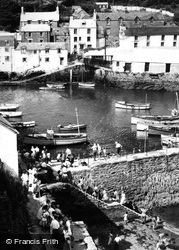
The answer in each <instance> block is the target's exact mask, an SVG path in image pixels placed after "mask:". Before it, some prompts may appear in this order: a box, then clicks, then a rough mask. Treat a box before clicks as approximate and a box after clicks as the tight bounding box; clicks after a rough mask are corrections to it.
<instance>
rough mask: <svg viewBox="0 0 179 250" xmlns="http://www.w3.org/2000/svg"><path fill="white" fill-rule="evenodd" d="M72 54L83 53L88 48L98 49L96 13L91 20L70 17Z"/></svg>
mask: <svg viewBox="0 0 179 250" xmlns="http://www.w3.org/2000/svg"><path fill="white" fill-rule="evenodd" d="M69 32H70V53H73V52H77V53H80V52H83V50H84V49H86V48H96V13H95V12H94V15H93V18H91V19H74V18H73V16H71V17H70V23H69Z"/></svg>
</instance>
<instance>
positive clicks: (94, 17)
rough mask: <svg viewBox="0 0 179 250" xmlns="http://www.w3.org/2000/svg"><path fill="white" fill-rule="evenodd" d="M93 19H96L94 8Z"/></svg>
mask: <svg viewBox="0 0 179 250" xmlns="http://www.w3.org/2000/svg"><path fill="white" fill-rule="evenodd" d="M93 19H94V20H95V21H96V10H95V9H94V12H93Z"/></svg>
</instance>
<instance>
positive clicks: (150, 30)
mask: <svg viewBox="0 0 179 250" xmlns="http://www.w3.org/2000/svg"><path fill="white" fill-rule="evenodd" d="M125 35H126V36H155V35H158V36H159V35H179V27H178V26H176V27H165V26H163V27H136V28H134V27H133V28H128V29H126V31H125Z"/></svg>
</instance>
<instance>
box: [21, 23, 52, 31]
mask: <svg viewBox="0 0 179 250" xmlns="http://www.w3.org/2000/svg"><path fill="white" fill-rule="evenodd" d="M21 31H23V32H41V31H50V26H49V25H48V24H26V25H23V26H22V27H21Z"/></svg>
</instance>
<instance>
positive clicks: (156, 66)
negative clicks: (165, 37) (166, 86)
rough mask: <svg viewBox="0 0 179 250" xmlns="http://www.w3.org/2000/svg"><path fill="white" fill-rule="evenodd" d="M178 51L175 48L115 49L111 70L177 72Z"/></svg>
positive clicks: (155, 72)
mask: <svg viewBox="0 0 179 250" xmlns="http://www.w3.org/2000/svg"><path fill="white" fill-rule="evenodd" d="M177 54H179V49H177V48H173V49H172V48H150V47H145V48H132V49H130V48H129V49H123V48H117V49H116V52H115V53H114V54H113V59H112V61H113V62H112V70H113V71H115V72H131V73H144V72H146V73H154V74H158V73H170V74H175V73H178V72H179V57H178V56H176V55H177Z"/></svg>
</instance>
